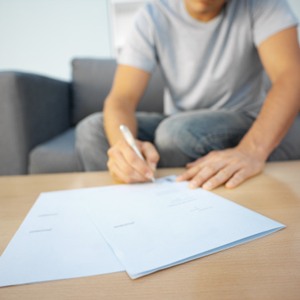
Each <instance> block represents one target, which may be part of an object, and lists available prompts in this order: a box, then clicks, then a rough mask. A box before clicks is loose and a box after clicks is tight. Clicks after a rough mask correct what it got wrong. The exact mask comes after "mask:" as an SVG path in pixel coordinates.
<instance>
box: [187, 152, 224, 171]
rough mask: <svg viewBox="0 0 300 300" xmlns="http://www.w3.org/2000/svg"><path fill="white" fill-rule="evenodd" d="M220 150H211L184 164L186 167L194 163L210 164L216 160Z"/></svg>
mask: <svg viewBox="0 0 300 300" xmlns="http://www.w3.org/2000/svg"><path fill="white" fill-rule="evenodd" d="M221 152H222V151H211V152H209V153H208V154H206V155H204V156H202V157H200V158H198V159H197V160H196V161H194V162H191V163H189V164H187V165H186V167H187V168H190V167H193V166H195V165H198V166H200V167H204V166H205V165H207V164H210V163H212V162H216V161H217V160H219V159H220V154H221Z"/></svg>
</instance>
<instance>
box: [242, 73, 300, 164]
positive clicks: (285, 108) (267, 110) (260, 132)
mask: <svg viewBox="0 0 300 300" xmlns="http://www.w3.org/2000/svg"><path fill="white" fill-rule="evenodd" d="M299 82H300V73H299V71H298V69H295V70H290V71H288V72H285V73H284V74H282V75H281V76H280V77H279V78H278V79H277V80H276V82H275V83H274V84H273V87H272V88H271V90H270V92H269V93H268V95H267V98H266V100H265V103H264V105H263V107H262V110H261V112H260V114H259V116H258V118H257V119H256V121H255V122H254V124H253V126H252V127H251V128H250V130H249V131H248V133H247V134H246V135H245V137H244V138H243V139H242V141H241V142H240V144H239V145H238V148H240V149H245V150H246V151H248V152H250V153H254V154H256V155H258V156H259V157H261V158H262V159H264V160H267V158H268V156H269V155H270V154H271V152H272V151H273V150H274V149H275V148H276V147H277V146H278V145H279V143H280V142H281V140H282V139H283V137H284V136H285V134H286V133H287V131H288V130H289V128H290V126H291V125H292V123H293V121H294V119H295V117H296V116H297V114H298V112H299V109H300V85H299Z"/></svg>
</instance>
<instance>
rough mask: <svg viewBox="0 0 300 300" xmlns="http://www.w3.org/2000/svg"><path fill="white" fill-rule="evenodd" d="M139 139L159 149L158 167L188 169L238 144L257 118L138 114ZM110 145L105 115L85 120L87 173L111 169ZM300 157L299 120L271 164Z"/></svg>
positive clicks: (82, 148) (80, 128)
mask: <svg viewBox="0 0 300 300" xmlns="http://www.w3.org/2000/svg"><path fill="white" fill-rule="evenodd" d="M136 118H137V123H138V136H137V137H138V139H139V140H142V141H149V142H151V143H153V144H154V145H155V146H156V149H157V150H158V152H159V155H160V161H159V163H158V167H164V168H167V167H169V168H171V167H184V166H185V165H186V164H187V163H189V162H192V161H194V160H196V159H197V158H199V157H202V156H204V155H206V154H208V153H209V152H210V151H212V150H223V149H227V148H232V147H235V146H236V145H238V143H239V142H240V140H241V139H242V138H243V136H244V135H245V134H246V132H247V131H248V130H249V128H250V127H251V125H252V124H253V122H254V118H252V117H250V116H248V115H247V114H245V113H241V112H230V111H225V110H219V111H211V110H197V111H191V112H183V113H179V114H176V115H172V116H164V115H162V114H158V113H145V112H137V113H136ZM109 147H110V146H109V143H108V141H107V138H106V134H105V131H104V128H103V115H102V113H95V114H92V115H90V116H89V117H87V118H86V119H84V120H83V121H81V122H80V123H79V124H78V125H77V128H76V151H77V154H78V157H79V160H80V162H81V164H82V169H83V170H84V171H100V170H107V166H106V164H107V160H108V156H107V150H108V149H109ZM299 158H300V118H299V116H298V118H297V119H296V121H295V122H294V124H293V126H292V128H291V130H290V131H289V133H288V134H287V136H286V137H285V138H284V140H283V141H282V143H281V144H280V145H279V147H277V148H276V149H275V150H274V151H273V152H272V153H271V155H270V156H269V161H278V160H291V159H299Z"/></svg>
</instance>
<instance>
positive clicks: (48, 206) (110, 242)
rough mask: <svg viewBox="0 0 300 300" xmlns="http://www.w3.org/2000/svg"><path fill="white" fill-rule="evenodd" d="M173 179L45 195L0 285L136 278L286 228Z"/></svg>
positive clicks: (0, 272) (8, 255)
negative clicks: (121, 274)
mask: <svg viewBox="0 0 300 300" xmlns="http://www.w3.org/2000/svg"><path fill="white" fill-rule="evenodd" d="M174 178H175V177H174V176H173V177H172V176H171V177H167V178H163V179H160V180H157V182H156V183H147V184H135V185H120V186H112V187H104V188H103V187H102V188H90V189H81V190H73V191H63V192H52V193H44V194H41V196H40V197H39V199H38V200H37V202H36V203H35V205H34V206H33V208H32V209H31V211H30V212H29V214H28V215H27V217H26V219H25V221H24V222H23V224H22V225H21V227H20V228H19V230H18V232H17V233H16V235H15V236H14V237H13V239H12V241H11V242H10V244H9V246H8V247H7V249H6V250H5V252H4V254H3V256H2V257H1V260H0V286H7V285H15V284H24V283H31V282H40V281H47V280H57V279H65V278H74V277H82V276H91V275H96V274H104V273H111V272H118V271H122V270H124V269H125V270H126V271H127V273H128V274H129V276H130V277H131V278H138V277H140V276H144V275H147V274H149V273H152V272H155V271H158V270H161V269H164V268H168V267H171V266H174V265H177V264H180V263H184V262H187V261H189V260H192V259H196V258H199V257H202V256H205V255H209V254H212V253H215V252H218V251H221V250H224V249H227V248H230V247H233V246H236V245H239V244H242V243H245V242H247V241H250V240H253V239H256V238H258V237H261V236H264V235H267V234H270V233H272V232H274V231H277V230H279V229H281V228H283V227H285V226H284V225H282V224H280V223H278V222H275V221H273V220H271V219H268V218H266V217H264V216H262V215H260V214H257V213H255V212H253V211H251V210H248V209H246V208H244V207H242V206H239V205H237V204H235V203H233V202H231V201H228V200H226V199H224V198H221V197H219V196H216V195H215V194H213V193H210V192H207V191H204V190H202V189H196V190H190V189H188V184H187V182H182V183H176V182H174ZM83 207H84V208H85V209H83ZM103 237H104V238H103Z"/></svg>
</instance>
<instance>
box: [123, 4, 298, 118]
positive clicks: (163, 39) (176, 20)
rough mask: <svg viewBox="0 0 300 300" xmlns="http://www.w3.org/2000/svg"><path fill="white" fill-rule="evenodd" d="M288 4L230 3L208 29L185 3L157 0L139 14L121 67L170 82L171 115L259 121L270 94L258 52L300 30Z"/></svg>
mask: <svg viewBox="0 0 300 300" xmlns="http://www.w3.org/2000/svg"><path fill="white" fill-rule="evenodd" d="M297 24H298V23H297V19H296V17H295V16H294V14H293V13H292V11H291V9H290V7H289V5H288V4H287V2H286V0H228V1H227V3H226V4H225V6H224V8H223V10H222V12H221V13H220V14H219V15H218V16H217V17H216V18H214V19H213V20H211V21H210V22H208V23H204V22H200V21H197V20H195V19H193V18H192V17H191V16H190V15H189V14H188V12H187V10H186V8H185V4H184V0H155V1H152V2H151V3H147V4H146V5H145V6H144V7H143V8H142V9H141V10H140V11H139V12H138V14H137V16H136V18H135V22H134V25H133V27H132V29H131V31H130V33H129V35H128V37H127V42H126V45H125V46H124V48H123V50H122V52H121V54H120V56H119V59H118V63H119V64H122V65H129V66H133V67H136V68H139V69H142V70H144V71H147V72H149V73H151V71H152V70H153V68H154V66H155V65H156V64H158V65H159V67H160V68H161V70H162V74H163V76H164V79H165V86H166V89H165V98H164V111H165V114H167V115H169V114H174V113H178V112H182V111H189V110H195V109H211V110H219V109H226V110H230V111H243V112H247V113H248V114H250V115H253V116H257V114H258V113H259V111H260V109H261V106H262V103H263V101H264V99H265V97H266V92H265V90H264V89H263V88H262V82H263V80H262V79H263V73H264V69H263V66H262V64H261V61H260V58H259V55H258V51H257V47H258V46H259V45H260V44H261V43H262V42H263V41H264V40H266V39H267V38H269V37H270V36H272V35H273V34H276V33H277V32H279V31H281V30H284V29H286V28H289V27H292V26H295V25H297Z"/></svg>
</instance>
